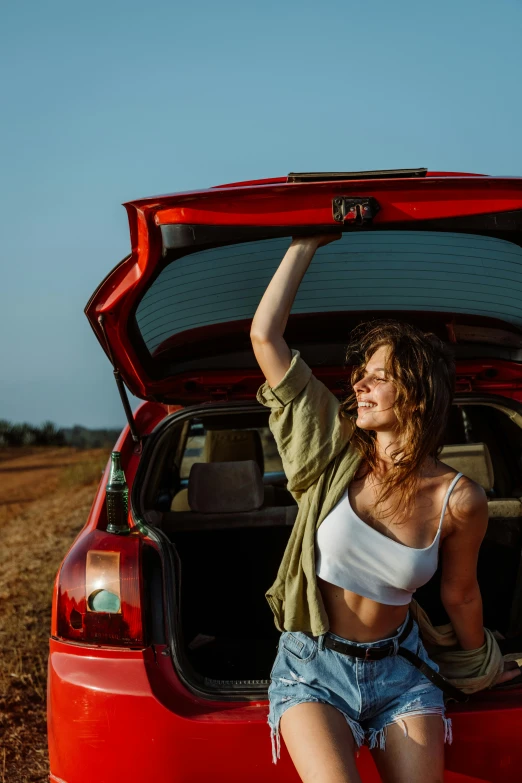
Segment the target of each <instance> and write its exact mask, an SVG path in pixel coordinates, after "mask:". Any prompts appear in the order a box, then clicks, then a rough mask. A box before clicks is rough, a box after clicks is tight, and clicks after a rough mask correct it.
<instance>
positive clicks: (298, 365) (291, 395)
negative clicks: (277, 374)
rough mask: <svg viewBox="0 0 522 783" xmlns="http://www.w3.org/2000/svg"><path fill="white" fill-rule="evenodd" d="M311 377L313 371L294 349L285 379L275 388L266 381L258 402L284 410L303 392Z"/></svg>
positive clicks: (258, 394) (259, 392)
mask: <svg viewBox="0 0 522 783" xmlns="http://www.w3.org/2000/svg"><path fill="white" fill-rule="evenodd" d="M311 375H312V371H311V369H310V367H309V366H308V365H307V363H306V362H305V361H304V360H303V359H302V358H301V354H300V353H299V351H296V350H295V349H292V361H291V363H290V367H289V368H288V370H287V371H286V373H285V375H284V376H283V379H282V380H281V381H279V383H278V384H277V386H274V388H272V387H271V386H269V385H268V382H267V381H265V383H264V384H263V385H262V386H261V388H260V389H259V391H258V392H257V400H258V402H260V403H261V405H265V406H266V407H267V408H283V407H284V406H285V405H288V403H290V402H292V400H294V399H295V398H296V397H297V395H298V394H300V393H301V392H302V391H303V389H304V387H305V386H306V384H307V383H308V381H309V380H310V376H311Z"/></svg>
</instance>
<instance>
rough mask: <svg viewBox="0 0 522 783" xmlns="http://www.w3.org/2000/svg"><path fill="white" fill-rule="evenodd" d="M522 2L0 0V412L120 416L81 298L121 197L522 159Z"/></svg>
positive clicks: (103, 419)
mask: <svg viewBox="0 0 522 783" xmlns="http://www.w3.org/2000/svg"><path fill="white" fill-rule="evenodd" d="M521 34H522V3H520V2H519V0H496V2H495V3H491V2H487V3H486V2H482V0H457V1H455V0H453V2H448V1H447V0H440V1H439V2H437V3H422V2H418V0H417V1H416V2H409V1H401V0H398V1H397V2H394V3H391V2H389V0H388V1H386V2H385V1H384V0H372V2H371V3H361V2H360V1H359V2H353V0H345V2H338V1H337V0H331V1H330V2H328V3H319V2H308V0H301V2H295V0H278V1H277V2H275V1H274V0H264V2H262V3H261V2H257V3H253V2H248V0H245V1H244V2H241V3H240V2H230V1H227V0H223V1H222V2H219V3H215V2H209V0H200V2H198V3H180V2H176V1H175V0H173V1H172V2H163V0H160V1H159V2H156V3H152V2H150V3H143V2H139V3H138V2H135V1H134V0H124V1H123V2H115V1H114V0H104V2H100V1H99V0H91V2H90V3H83V4H80V3H71V2H70V0H68V2H62V1H61V0H60V1H59V2H55V0H47V1H46V2H44V3H42V2H35V1H34V0H31V1H24V0H20V2H17V3H10V4H5V5H4V6H3V9H2V24H1V27H0V68H1V72H2V74H3V79H2V83H1V85H0V101H1V104H0V105H1V107H2V122H1V123H0V155H1V160H0V163H1V172H2V177H1V181H2V187H1V189H0V224H1V225H0V229H1V237H2V241H1V245H0V254H1V255H0V259H1V285H0V330H1V331H0V335H1V337H0V361H1V371H0V418H7V419H10V420H13V421H29V422H32V423H36V424H38V423H40V422H42V421H43V420H45V419H51V420H53V421H55V422H56V423H57V424H59V425H66V426H67V425H71V424H74V423H81V424H84V425H87V426H93V427H95V426H119V425H120V424H122V423H123V422H124V416H123V411H122V409H121V405H120V402H119V398H118V395H117V391H116V388H115V385H114V381H113V377H112V372H111V368H110V366H109V364H108V361H107V359H106V358H105V356H104V354H103V353H102V351H101V349H100V348H99V346H98V343H97V341H96V340H95V338H94V336H93V334H92V332H91V330H90V327H89V325H88V323H87V320H86V318H85V316H84V315H83V307H84V306H85V303H86V302H87V300H88V298H89V296H90V294H91V293H92V291H93V290H94V289H95V288H96V286H97V285H98V283H99V282H100V281H101V280H102V279H103V277H104V276H105V275H106V274H107V272H108V271H109V270H110V269H111V268H112V267H113V266H114V265H115V264H116V263H117V262H118V261H119V260H120V259H121V258H123V257H124V256H125V255H126V254H127V252H128V249H129V239H128V231H127V222H126V215H125V211H124V209H123V208H122V207H121V206H120V205H121V203H122V202H123V201H126V200H128V199H132V198H138V197H143V196H149V195H154V194H158V193H168V192H175V191H178V190H188V189H193V188H200V187H201V188H204V187H207V186H210V185H213V184H218V183H220V182H227V181H228V182H231V181H235V180H240V179H250V178H257V177H270V176H278V175H284V174H287V173H288V172H289V171H313V170H318V171H321V170H323V171H324V170H338V171H339V170H345V171H346V170H361V169H372V168H373V169H375V168H399V167H417V166H427V167H428V168H430V169H432V170H446V171H447V170H449V171H452V170H454V171H476V172H480V173H487V174H499V175H516V176H522V147H521V143H520V136H521V126H522V102H521V100H520V84H521V78H522V47H521V46H520V40H521Z"/></svg>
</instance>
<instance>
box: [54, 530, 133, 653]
mask: <svg viewBox="0 0 522 783" xmlns="http://www.w3.org/2000/svg"><path fill="white" fill-rule="evenodd" d="M141 606H142V580H141V539H140V536H139V534H138V533H131V534H130V535H128V536H116V535H113V534H110V533H106V532H105V531H102V530H94V531H93V532H92V533H89V534H88V535H86V536H85V537H84V538H82V539H81V540H80V541H78V542H77V543H76V544H75V545H74V546H73V548H72V549H71V551H70V552H69V554H68V555H67V557H66V558H65V560H64V562H63V565H62V568H61V570H60V575H59V580H58V612H57V619H58V624H57V632H58V636H60V637H61V638H62V639H70V640H71V641H77V642H83V643H87V644H98V645H110V646H111V647H114V646H125V647H143V646H144V639H143V623H142V614H141Z"/></svg>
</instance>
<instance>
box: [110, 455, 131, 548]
mask: <svg viewBox="0 0 522 783" xmlns="http://www.w3.org/2000/svg"><path fill="white" fill-rule="evenodd" d="M105 496H106V501H107V532H108V533H119V534H120V535H121V534H125V533H129V532H130V528H129V523H128V519H127V515H128V513H129V488H128V486H127V482H126V481H125V473H124V472H123V468H122V466H121V457H120V452H119V451H113V452H112V454H111V470H110V473H109V480H108V482H107V486H106V488H105Z"/></svg>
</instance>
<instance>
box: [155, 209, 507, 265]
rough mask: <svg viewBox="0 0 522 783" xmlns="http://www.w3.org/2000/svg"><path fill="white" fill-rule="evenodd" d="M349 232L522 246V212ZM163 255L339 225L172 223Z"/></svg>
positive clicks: (164, 230)
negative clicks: (462, 237) (446, 236)
mask: <svg viewBox="0 0 522 783" xmlns="http://www.w3.org/2000/svg"><path fill="white" fill-rule="evenodd" d="M342 229H344V230H345V231H442V232H444V231H455V232H458V233H461V234H486V235H487V236H492V237H496V238H498V239H506V240H507V241H509V242H513V243H514V244H517V245H521V246H522V210H521V209H514V210H510V211H508V212H487V213H484V214H482V215H459V216H457V217H451V218H436V219H432V220H407V221H404V222H400V223H382V224H380V223H372V224H371V225H364V224H363V225H360V226H353V227H352V226H348V225H343V226H342ZM160 230H161V238H162V243H163V255H164V257H167V256H168V255H169V253H179V252H180V251H182V250H184V251H189V252H190V251H194V250H196V249H200V248H203V247H209V246H215V247H218V246H219V245H222V244H238V243H240V242H254V241H260V240H262V239H277V238H279V237H286V236H311V235H315V234H317V233H326V234H328V233H331V234H338V233H339V231H340V230H341V228H340V227H339V225H334V226H332V225H331V224H327V225H324V226H321V225H314V226H209V225H203V224H201V225H196V224H190V225H189V224H181V223H169V224H166V225H162V226H161V227H160Z"/></svg>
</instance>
